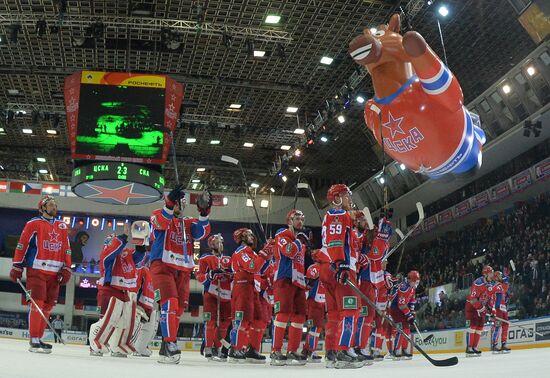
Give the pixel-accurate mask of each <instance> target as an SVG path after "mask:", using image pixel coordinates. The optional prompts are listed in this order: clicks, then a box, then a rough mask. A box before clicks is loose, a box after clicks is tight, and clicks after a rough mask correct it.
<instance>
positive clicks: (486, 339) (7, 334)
mask: <svg viewBox="0 0 550 378" xmlns="http://www.w3.org/2000/svg"><path fill="white" fill-rule="evenodd" d="M514 325H520V326H521V327H523V328H519V327H516V326H514ZM535 332H539V333H542V334H543V336H540V335H537V334H536V333H535ZM466 333H467V328H455V329H448V330H441V331H433V332H423V334H422V335H423V336H424V337H427V336H428V335H431V334H433V337H432V338H431V340H430V342H429V343H427V344H424V343H423V342H422V339H421V338H420V337H419V336H418V335H417V334H414V336H415V342H416V343H417V344H418V345H420V346H421V347H422V349H424V350H425V351H427V352H431V353H457V352H463V351H464V350H465V349H466ZM0 338H10V339H28V338H29V332H28V331H27V330H22V329H15V328H4V327H0ZM490 339H491V325H490V324H487V325H486V326H485V328H484V329H483V333H482V335H481V340H480V344H479V345H480V348H481V349H482V350H489V347H490ZM44 340H45V341H50V342H52V341H53V334H52V333H51V332H50V331H49V330H48V331H46V332H45V334H44ZM63 340H65V342H66V343H68V344H80V345H85V344H86V341H87V335H86V334H85V333H84V332H75V331H64V332H63ZM160 341H161V339H160V337H155V339H154V340H153V341H152V342H151V344H150V348H151V349H158V348H159V347H160ZM178 344H179V346H180V348H181V350H184V351H198V350H199V349H200V347H201V344H202V339H193V340H189V339H183V338H180V339H178ZM508 346H509V347H511V348H512V349H527V348H544V347H549V346H550V316H546V317H541V318H534V319H528V320H522V321H518V322H513V325H511V326H510V329H509V331H508ZM323 348H324V344H323V340H320V341H319V345H318V350H319V351H322V350H323ZM270 350H271V342H270V341H266V342H264V343H263V344H262V351H263V352H264V353H267V352H268V351H270Z"/></svg>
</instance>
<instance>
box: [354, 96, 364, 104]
mask: <svg viewBox="0 0 550 378" xmlns="http://www.w3.org/2000/svg"><path fill="white" fill-rule="evenodd" d="M355 100H356V101H357V102H358V103H360V104H363V103H364V102H365V98H364V97H363V96H357V97H355Z"/></svg>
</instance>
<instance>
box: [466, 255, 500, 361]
mask: <svg viewBox="0 0 550 378" xmlns="http://www.w3.org/2000/svg"><path fill="white" fill-rule="evenodd" d="M493 273H494V271H493V268H492V267H491V266H489V265H486V266H484V267H483V270H482V276H481V277H479V278H478V279H476V280H475V281H474V283H473V284H472V286H471V287H470V293H469V294H468V298H466V326H467V327H469V330H468V334H467V342H468V346H467V348H466V357H472V356H481V351H480V350H478V349H477V346H478V344H479V339H480V338H481V333H482V331H483V326H484V324H485V316H486V313H487V307H488V303H489V300H490V296H491V294H492V292H493V287H492V285H491V280H492V279H493Z"/></svg>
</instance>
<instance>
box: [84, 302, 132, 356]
mask: <svg viewBox="0 0 550 378" xmlns="http://www.w3.org/2000/svg"><path fill="white" fill-rule="evenodd" d="M123 308H124V302H122V301H121V300H120V299H117V298H115V297H111V299H109V305H108V306H107V310H106V311H105V315H103V317H102V318H101V319H99V321H97V322H95V323H94V324H92V326H91V327H90V334H89V336H88V338H89V340H90V348H91V349H92V351H94V352H101V351H104V350H106V347H107V343H108V341H109V339H110V337H111V335H112V334H113V332H114V331H115V327H116V325H117V323H118V321H119V319H120V317H121V315H122V309H123Z"/></svg>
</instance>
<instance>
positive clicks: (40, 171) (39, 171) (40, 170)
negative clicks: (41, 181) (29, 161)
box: [38, 169, 48, 175]
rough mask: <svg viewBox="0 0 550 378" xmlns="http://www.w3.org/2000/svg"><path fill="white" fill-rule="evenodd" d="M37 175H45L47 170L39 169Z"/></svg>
mask: <svg viewBox="0 0 550 378" xmlns="http://www.w3.org/2000/svg"><path fill="white" fill-rule="evenodd" d="M38 173H41V174H43V175H45V174H47V173H48V170H47V169H39V170H38Z"/></svg>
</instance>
